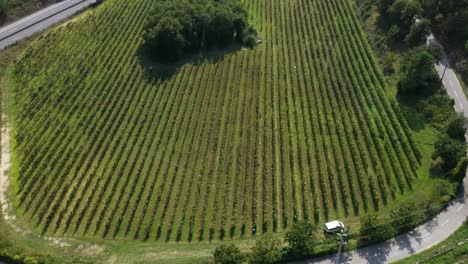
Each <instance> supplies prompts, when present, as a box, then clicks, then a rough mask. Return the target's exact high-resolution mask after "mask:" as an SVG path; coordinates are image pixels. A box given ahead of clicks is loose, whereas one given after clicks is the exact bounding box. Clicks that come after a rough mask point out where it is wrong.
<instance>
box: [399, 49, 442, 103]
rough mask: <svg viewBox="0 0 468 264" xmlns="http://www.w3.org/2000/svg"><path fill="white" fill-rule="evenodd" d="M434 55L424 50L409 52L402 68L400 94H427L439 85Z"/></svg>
mask: <svg viewBox="0 0 468 264" xmlns="http://www.w3.org/2000/svg"><path fill="white" fill-rule="evenodd" d="M434 61H435V60H434V57H432V55H431V54H430V53H429V52H428V51H426V50H419V49H418V50H415V51H413V52H410V54H409V55H408V57H407V58H406V60H405V63H404V65H403V68H402V76H401V79H400V82H399V84H398V91H399V92H400V93H402V94H412V95H416V94H428V93H431V92H433V91H435V90H436V89H437V88H439V87H440V84H441V83H440V80H439V75H438V74H437V72H436V69H435V67H434Z"/></svg>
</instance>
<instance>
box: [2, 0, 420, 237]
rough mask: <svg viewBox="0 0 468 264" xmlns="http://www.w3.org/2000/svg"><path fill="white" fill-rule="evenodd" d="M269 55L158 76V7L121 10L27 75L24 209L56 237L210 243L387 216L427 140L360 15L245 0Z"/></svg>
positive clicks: (31, 53) (18, 89) (246, 55)
mask: <svg viewBox="0 0 468 264" xmlns="http://www.w3.org/2000/svg"><path fill="white" fill-rule="evenodd" d="M243 2H244V4H245V5H246V7H247V9H248V10H249V15H250V20H251V22H252V24H254V25H255V27H256V29H257V30H258V31H259V35H260V36H261V37H262V38H263V39H264V41H263V43H262V44H261V45H259V46H258V47H256V48H254V49H238V50H236V51H230V52H227V53H226V54H224V55H223V56H222V58H221V59H210V58H209V57H207V58H206V59H205V60H202V61H196V62H195V61H193V62H187V63H185V64H184V65H181V66H180V67H178V68H177V69H176V70H175V72H173V73H170V74H169V73H168V74H150V73H149V72H150V71H149V70H148V68H147V66H144V65H145V64H143V63H142V62H141V53H140V47H141V45H142V41H143V39H142V34H143V26H144V24H145V19H144V18H145V15H146V14H147V13H148V10H149V9H150V6H151V3H152V0H133V1H125V0H107V1H104V3H103V4H102V5H101V6H99V7H97V8H96V9H94V10H92V11H91V12H89V13H86V14H85V15H83V16H81V17H79V18H78V19H77V20H75V21H74V22H72V23H68V24H66V25H64V26H62V27H59V28H57V29H56V30H55V31H53V32H52V33H49V34H47V35H44V36H42V37H41V38H40V39H39V40H37V41H36V42H35V43H34V44H33V45H32V46H31V47H30V48H29V49H27V50H26V51H25V52H24V53H23V54H22V57H21V58H20V59H19V60H18V61H17V63H16V64H15V66H14V67H13V68H12V70H11V74H10V75H11V76H10V83H11V86H12V88H11V100H12V110H13V113H12V115H13V126H14V134H13V136H14V139H15V147H14V152H15V153H14V154H15V163H16V164H15V166H16V171H15V172H14V173H15V184H16V186H15V195H16V196H15V199H16V201H15V202H16V205H17V207H18V212H19V214H20V215H21V217H22V219H28V220H27V221H28V222H29V223H31V225H33V226H35V227H36V229H37V230H39V232H41V233H43V234H47V235H59V236H62V235H63V236H79V237H99V238H107V239H114V238H117V239H119V238H120V239H138V240H161V241H197V240H209V239H223V238H230V237H232V238H241V237H249V236H251V235H252V229H253V228H255V229H256V230H257V232H258V233H263V232H270V231H274V232H281V231H282V230H284V229H285V228H287V227H289V226H291V224H292V223H293V222H294V221H296V220H298V219H309V220H312V221H314V222H316V223H320V222H323V221H326V220H329V219H333V218H336V217H341V218H346V217H352V216H356V215H360V214H362V213H364V212H367V211H374V210H379V209H381V208H383V207H385V206H386V204H387V203H389V202H391V201H394V200H395V199H397V198H398V195H399V194H401V193H405V192H408V191H410V190H411V189H412V186H413V184H414V183H415V180H416V170H417V169H418V167H419V164H420V156H419V152H418V150H417V148H416V146H415V143H413V140H412V138H411V131H410V129H409V127H408V126H407V124H406V122H405V120H404V117H403V115H402V114H401V112H400V109H399V107H398V105H397V104H396V102H394V101H393V99H389V98H388V96H387V95H386V94H385V90H384V89H385V88H384V79H383V76H382V74H381V72H380V70H379V68H378V65H377V64H376V61H375V60H374V58H373V55H372V51H371V48H370V47H369V46H368V43H367V41H366V38H365V35H364V33H363V32H362V30H361V28H360V24H359V21H358V19H357V17H356V15H355V13H354V6H353V5H352V2H351V1H349V0H321V1H319V0H284V1H271V0H244V1H243Z"/></svg>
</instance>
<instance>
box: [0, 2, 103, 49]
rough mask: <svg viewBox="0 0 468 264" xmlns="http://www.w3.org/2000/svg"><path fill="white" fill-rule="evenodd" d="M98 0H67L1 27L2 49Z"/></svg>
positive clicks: (0, 47) (0, 40) (0, 44)
mask: <svg viewBox="0 0 468 264" xmlns="http://www.w3.org/2000/svg"><path fill="white" fill-rule="evenodd" d="M94 3H96V0H65V1H62V2H59V3H57V4H54V5H51V6H49V7H47V8H45V9H42V10H40V11H38V12H36V13H34V14H32V15H29V16H27V17H25V18H23V19H20V20H18V21H16V22H14V23H12V24H10V25H7V26H5V27H3V28H0V50H2V49H4V48H6V47H8V46H10V45H13V44H15V43H17V42H18V41H20V40H23V39H25V38H27V37H30V36H32V35H34V34H35V33H37V32H40V31H43V30H44V29H46V28H48V27H50V26H52V25H54V24H56V23H58V22H60V21H62V20H64V19H66V18H68V17H70V16H72V15H74V14H76V13H78V12H79V11H81V10H84V9H85V8H87V7H89V6H91V5H92V4H94Z"/></svg>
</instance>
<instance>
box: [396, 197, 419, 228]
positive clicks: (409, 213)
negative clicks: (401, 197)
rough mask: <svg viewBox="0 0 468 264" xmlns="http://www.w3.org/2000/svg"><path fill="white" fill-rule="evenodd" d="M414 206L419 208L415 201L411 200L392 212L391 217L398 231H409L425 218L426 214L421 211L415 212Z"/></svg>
mask: <svg viewBox="0 0 468 264" xmlns="http://www.w3.org/2000/svg"><path fill="white" fill-rule="evenodd" d="M414 208H417V206H416V205H415V204H414V202H409V203H405V204H404V205H402V206H399V207H397V208H395V209H393V210H392V211H391V212H390V219H391V221H392V225H393V228H394V229H395V230H396V231H398V232H404V231H408V230H410V229H412V228H413V227H414V226H415V225H417V224H419V222H420V221H421V220H423V219H424V217H425V216H424V214H423V213H422V212H421V211H419V212H415V211H414Z"/></svg>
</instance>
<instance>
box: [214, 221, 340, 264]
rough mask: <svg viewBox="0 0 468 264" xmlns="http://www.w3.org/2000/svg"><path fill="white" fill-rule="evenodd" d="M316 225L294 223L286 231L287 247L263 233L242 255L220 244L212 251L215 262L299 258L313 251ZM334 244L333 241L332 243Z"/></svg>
mask: <svg viewBox="0 0 468 264" xmlns="http://www.w3.org/2000/svg"><path fill="white" fill-rule="evenodd" d="M316 235H317V227H316V226H315V225H314V224H312V223H309V222H299V223H295V224H294V225H293V226H292V227H291V229H289V230H288V231H287V232H286V236H285V241H286V243H287V244H288V246H287V247H284V248H283V246H282V242H281V240H280V239H278V238H275V237H273V236H272V235H265V236H262V237H260V238H259V239H257V241H256V242H255V246H254V247H252V252H251V253H250V254H245V255H242V254H241V253H240V251H239V250H238V249H237V248H236V247H235V246H234V245H229V246H226V245H220V246H218V247H217V248H216V250H215V252H214V260H215V263H219V264H240V263H244V262H246V261H247V262H248V263H250V264H273V263H280V262H281V261H284V260H285V259H287V258H289V259H291V258H298V257H299V258H301V257H305V256H310V255H312V254H313V253H314V248H315V247H316V246H317V244H318V243H317V236H316ZM333 244H335V243H333Z"/></svg>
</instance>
